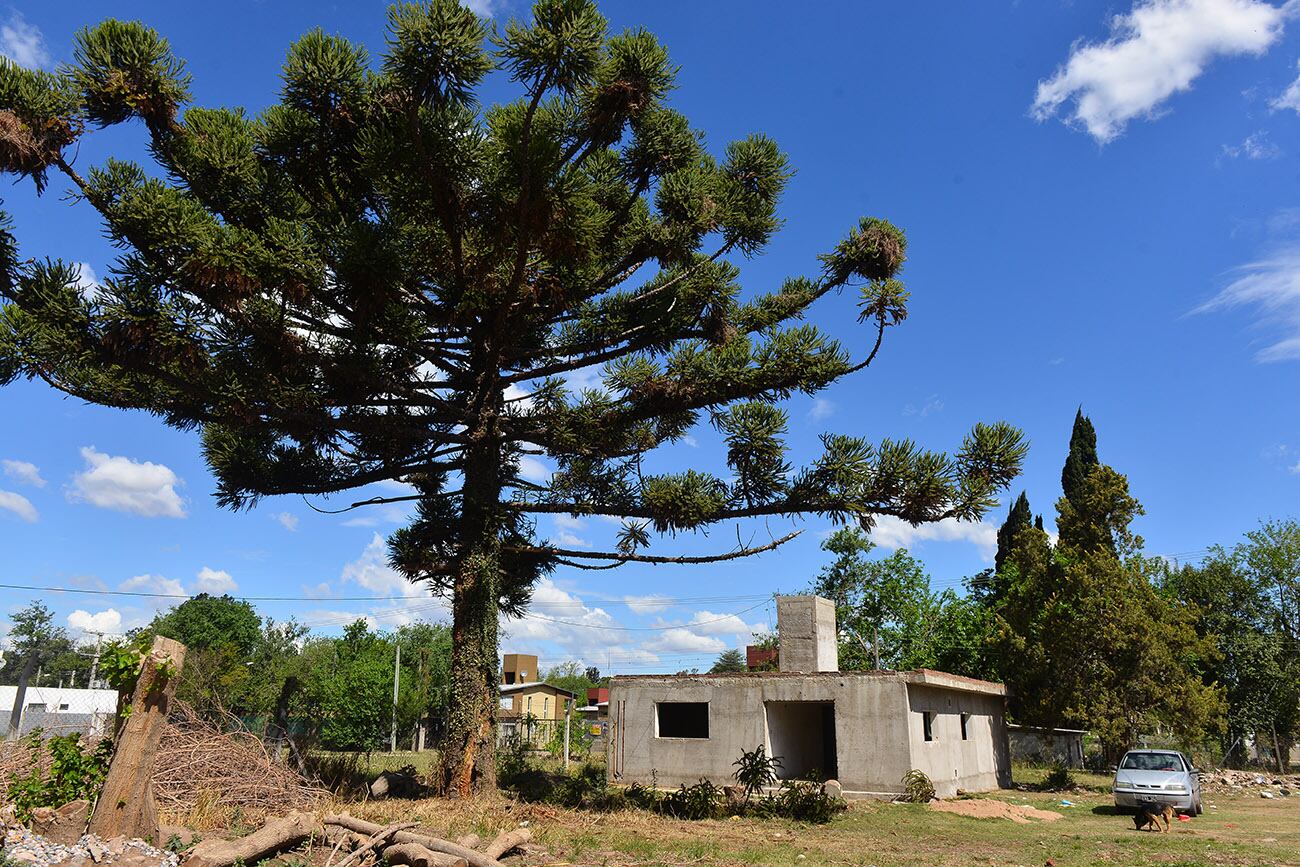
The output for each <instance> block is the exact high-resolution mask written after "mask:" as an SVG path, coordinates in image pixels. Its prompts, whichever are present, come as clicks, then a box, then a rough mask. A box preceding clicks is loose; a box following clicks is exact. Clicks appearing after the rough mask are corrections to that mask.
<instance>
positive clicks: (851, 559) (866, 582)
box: [813, 527, 938, 670]
mask: <svg viewBox="0 0 1300 867" xmlns="http://www.w3.org/2000/svg"><path fill="white" fill-rule="evenodd" d="M874 549H875V546H874V545H873V544H872V543H871V540H870V539H869V538H868V537H867V535H866V533H864V532H862V531H861V530H860V529H858V528H856V527H842V528H840V529H838V530H836V531H835V532H833V533H832V534H831V535H830V536H829V537H828V538H827V539H826V541H825V542H823V543H822V550H824V551H827V552H829V553H831V554H834V555H835V559H834V560H833V561H832V562H831V563H830V565H828V566H826V567H825V568H824V569H823V570H822V571H821V574H820V575H818V577H817V580H816V581H815V582H814V584H813V592H814V593H816V594H817V595H818V596H824V597H825V598H827V599H830V600H832V601H833V602H834V603H835V617H836V623H837V624H838V625H839V628H840V632H841V637H840V667H841V668H844V669H846V670H847V669H858V668H873V667H874V666H875V656H876V653H877V652H878V653H879V657H880V666H881V667H882V668H909V667H912V666H911V665H909V662H910V661H911V659H912V656H913V653H914V652H915V651H918V650H919V649H920V647H921V646H922V645H924V644H926V643H927V642H928V641H929V640H930V638H931V636H930V635H929V634H928V633H929V630H930V629H931V628H932V626H933V624H934V623H935V622H936V617H937V613H938V610H937V609H938V600H937V599H936V598H935V597H934V596H933V594H931V592H930V579H929V577H928V576H927V575H926V574H925V569H924V567H922V565H921V563H920V562H919V561H917V560H916V559H915V558H914V557H912V556H911V555H910V554H908V553H907V551H906V550H905V549H902V548H900V549H898V550H897V551H894V552H893V553H892V554H890V555H889V556H888V557H885V558H883V559H879V560H872V559H868V555H869V554H870V553H871V552H872V551H873V550H874Z"/></svg>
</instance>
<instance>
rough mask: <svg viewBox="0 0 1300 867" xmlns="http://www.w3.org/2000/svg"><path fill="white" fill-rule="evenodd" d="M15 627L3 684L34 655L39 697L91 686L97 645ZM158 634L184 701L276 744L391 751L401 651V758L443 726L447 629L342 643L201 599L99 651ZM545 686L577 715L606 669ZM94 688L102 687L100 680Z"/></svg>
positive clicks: (43, 624)
mask: <svg viewBox="0 0 1300 867" xmlns="http://www.w3.org/2000/svg"><path fill="white" fill-rule="evenodd" d="M11 619H12V622H13V627H12V629H11V630H10V635H9V638H10V642H11V645H12V646H11V649H10V650H9V652H8V653H6V654H5V656H4V659H3V662H2V664H0V683H16V682H17V681H18V679H19V677H20V675H21V672H22V670H23V668H24V666H25V665H26V662H27V660H28V659H29V658H30V657H31V656H32V655H33V654H35V655H36V657H37V668H36V671H37V672H38V673H39V678H34V679H33V680H32V681H31V683H32V684H33V685H45V686H53V685H63V686H68V687H79V688H85V687H86V686H88V685H89V683H90V677H91V669H92V666H93V660H94V656H95V645H94V644H93V643H90V644H85V643H83V644H80V645H78V644H77V642H75V641H73V639H72V638H71V637H70V636H69V635H68V632H67V630H66V629H64V628H63V627H60V626H58V625H56V624H55V623H54V615H53V612H52V611H50V609H49V608H48V607H46V606H45V605H44V604H43V603H41V602H33V603H32V604H30V605H29V606H27V607H26V608H24V609H22V610H20V611H18V612H17V613H15V614H14V615H13V616H12V618H11ZM155 634H159V635H166V636H167V637H169V638H175V639H176V640H178V641H180V642H182V643H183V644H185V645H186V647H187V648H188V653H187V654H186V658H185V668H184V670H183V672H182V678H181V682H180V684H179V686H178V689H177V695H178V697H179V698H180V699H181V700H183V701H185V702H186V703H188V704H189V705H190V706H191V707H193V708H194V709H195V710H196V711H197V712H198V713H199V715H200V716H202V717H203V718H205V719H208V720H210V721H212V722H216V723H218V724H220V725H225V726H232V725H240V726H243V727H245V728H248V729H251V730H253V731H259V732H264V733H265V734H266V735H267V736H268V737H270V738H275V737H278V736H280V735H281V734H284V733H287V734H289V735H291V736H293V737H294V738H295V739H296V740H300V741H301V742H302V743H304V744H311V745H314V746H317V747H320V748H322V749H327V750H346V751H369V750H374V749H387V748H388V746H389V739H390V734H391V731H392V720H393V674H394V666H395V664H396V662H397V648H398V646H399V645H400V647H401V676H400V678H399V681H398V682H399V690H398V698H397V731H398V748H399V749H410V748H412V746H421V745H422V744H425V743H427V744H428V745H432V744H433V743H434V741H435V739H436V737H437V736H438V734H439V732H440V729H441V726H442V725H443V724H444V720H445V717H446V712H447V706H448V694H447V693H448V690H449V688H450V678H449V677H448V670H449V668H450V665H451V629H450V627H448V626H446V625H444V624H431V623H420V622H417V623H411V624H407V625H405V626H401V627H398V628H397V629H395V630H392V631H376V630H374V629H372V628H371V627H370V626H369V625H368V624H367V622H366V621H365V620H364V619H358V620H356V621H355V622H353V623H351V624H350V625H348V626H347V627H345V628H344V629H343V632H342V634H341V635H339V636H323V635H312V634H311V633H310V631H309V630H308V628H307V627H305V626H303V625H302V624H299V623H297V622H295V621H294V620H292V619H291V620H287V621H283V622H277V621H275V620H274V619H272V618H270V617H262V616H261V615H259V614H258V612H257V610H256V609H255V608H254V607H253V605H252V604H251V603H250V602H247V601H245V600H241V599H234V598H232V597H230V596H210V595H207V594H200V595H198V596H195V597H193V598H191V599H187V600H185V601H184V602H181V603H180V604H178V605H176V606H174V607H173V608H171V609H168V610H167V611H164V612H161V613H159V614H158V615H157V616H156V617H154V619H153V620H152V621H151V622H150V623H149V625H148V626H146V627H144V628H143V629H137V630H134V631H132V632H130V633H129V634H128V635H126V636H125V637H124V638H122V639H119V640H117V641H110V642H106V643H105V644H104V648H103V649H104V650H106V651H107V650H108V649H110V648H111V646H112V645H113V644H117V643H125V644H136V643H140V644H146V643H148V642H149V641H151V640H152V637H153V636H154V635H155ZM38 680H39V683H38V682H37V681H38ZM543 680H545V681H546V682H547V683H551V684H554V685H555V686H558V687H561V688H563V689H567V690H569V691H570V692H572V693H574V695H575V696H576V697H577V701H578V704H579V705H581V704H583V703H585V699H586V694H587V689H588V688H589V687H595V686H607V685H608V683H609V679H608V678H607V677H603V676H602V675H601V673H600V671H599V669H597V668H595V667H592V666H585V667H584V666H583V665H582V664H581V663H579V662H577V661H573V660H570V661H566V662H562V663H560V664H558V665H555V666H553V667H551V668H550V669H549V670H548V671H547V672H546V675H545V677H544V678H543ZM97 685H98V686H100V687H102V686H104V684H103V683H102V680H101V681H99V682H98V684H97ZM3 710H6V711H7V709H3ZM421 728H423V738H422V737H421V735H420V730H421ZM282 730H283V731H282Z"/></svg>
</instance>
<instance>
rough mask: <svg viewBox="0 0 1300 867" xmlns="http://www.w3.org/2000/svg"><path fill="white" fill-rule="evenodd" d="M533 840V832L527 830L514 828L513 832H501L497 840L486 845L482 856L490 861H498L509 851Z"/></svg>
mask: <svg viewBox="0 0 1300 867" xmlns="http://www.w3.org/2000/svg"><path fill="white" fill-rule="evenodd" d="M531 839H533V832H532V831H529V830H528V829H527V828H515V829H514V830H513V831H502V832H501V833H500V834H498V835H497V838H496V839H495V840H493V841H492V842H491V843H489V844H488V846H487V848H486V849H484V850H483V854H484V855H486V856H488V857H489V858H492V859H499V858H500V857H501V856H502V855H504V854H506V853H507V852H509V851H510V850H511V849H517V848H519V847H520V846H522V845H524V844H525V843H527V842H528V841H529V840H531Z"/></svg>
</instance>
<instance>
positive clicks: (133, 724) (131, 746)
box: [90, 636, 185, 842]
mask: <svg viewBox="0 0 1300 867" xmlns="http://www.w3.org/2000/svg"><path fill="white" fill-rule="evenodd" d="M184 662H185V645H183V644H181V643H180V642H179V641H173V640H172V639H170V638H163V637H162V636H158V637H156V638H154V640H153V648H152V649H151V650H150V651H149V653H148V654H147V655H146V656H145V658H144V663H143V665H142V666H141V668H140V679H139V680H138V681H137V682H136V685H135V693H134V694H133V695H132V697H131V704H130V705H129V707H130V713H129V714H128V715H127V717H126V720H125V722H123V724H122V727H121V730H120V731H119V733H118V738H117V745H116V747H115V748H114V749H113V759H112V761H111V762H110V763H109V766H108V776H107V777H105V779H104V790H103V792H101V793H100V796H99V801H98V802H97V803H96V804H95V814H94V815H93V816H91V819H90V833H92V834H96V835H98V836H99V838H100V839H101V840H107V839H109V838H112V837H117V836H126V837H139V838H142V839H145V840H150V841H153V842H158V809H157V807H156V806H155V805H154V799H153V783H152V782H151V781H150V778H151V777H152V776H153V767H154V759H155V757H156V756H157V753H158V743H159V741H160V740H162V732H163V726H164V725H165V724H166V722H167V709H168V705H170V703H171V698H172V696H173V695H174V694H175V692H176V682H177V680H178V679H179V677H178V675H179V674H180V671H181V665H182V664H184Z"/></svg>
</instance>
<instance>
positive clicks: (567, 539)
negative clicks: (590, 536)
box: [554, 515, 591, 548]
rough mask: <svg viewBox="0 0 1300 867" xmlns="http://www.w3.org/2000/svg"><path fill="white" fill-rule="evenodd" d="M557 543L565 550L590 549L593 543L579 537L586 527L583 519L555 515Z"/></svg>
mask: <svg viewBox="0 0 1300 867" xmlns="http://www.w3.org/2000/svg"><path fill="white" fill-rule="evenodd" d="M554 523H555V531H556V532H555V542H556V544H558V545H561V546H563V547H565V548H590V547H591V543H590V542H588V541H587V540H586V539H584V538H583V537H582V536H579V535H578V532H579V531H581V530H583V529H584V528H585V527H586V523H585V522H584V521H583V520H582V519H581V518H575V517H573V516H572V515H555V516H554Z"/></svg>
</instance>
